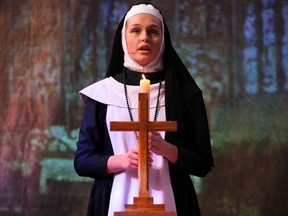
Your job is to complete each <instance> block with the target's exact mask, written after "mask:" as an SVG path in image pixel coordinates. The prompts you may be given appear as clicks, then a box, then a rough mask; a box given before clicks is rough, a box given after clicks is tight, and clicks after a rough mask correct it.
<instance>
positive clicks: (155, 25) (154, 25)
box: [127, 23, 161, 28]
mask: <svg viewBox="0 0 288 216" xmlns="http://www.w3.org/2000/svg"><path fill="white" fill-rule="evenodd" d="M138 26H142V25H141V24H137V23H135V24H132V25H129V27H138ZM127 27H128V26H127ZM148 27H153V28H161V26H159V25H157V24H151V25H149V26H148Z"/></svg>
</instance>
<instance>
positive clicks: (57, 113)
mask: <svg viewBox="0 0 288 216" xmlns="http://www.w3.org/2000/svg"><path fill="white" fill-rule="evenodd" d="M137 2H139V1H132V0H130V1H124V0H113V1H112V0H63V1H62V0H25V1H22V0H21V1H19V0H1V1H0V110H1V111H0V215H9V216H10V215H29V216H32V215H38V216H42V215H43V216H44V215H71V216H72V215H75V216H76V215H77V216H79V215H85V212H86V206H87V202H88V195H89V190H90V185H91V179H89V178H82V177H78V176H77V175H76V174H75V171H74V169H73V155H74V151H75V147H76V146H75V145H76V144H75V143H76V140H77V137H78V129H79V126H80V121H81V117H82V112H83V108H84V106H83V104H82V102H81V100H80V99H79V96H78V91H79V90H80V89H82V88H83V87H84V86H86V85H88V84H90V83H92V82H94V81H96V80H99V79H101V78H103V76H104V74H105V70H106V67H107V60H108V58H109V56H110V49H111V41H112V39H113V35H114V31H115V29H116V27H117V25H118V22H119V20H120V18H121V17H122V16H123V14H124V13H125V11H126V10H127V9H128V8H129V7H130V6H131V5H132V4H133V3H137ZM148 2H153V3H155V5H157V6H158V7H159V8H160V9H161V10H162V12H163V14H164V16H165V18H166V22H167V24H168V26H169V28H170V33H171V36H172V40H173V43H174V46H175V48H176V50H177V51H178V53H179V55H180V56H181V57H182V59H183V61H184V63H185V64H186V66H187V67H188V68H189V70H190V72H191V74H192V76H193V77H194V79H195V80H196V82H197V83H198V84H199V86H200V87H201V88H202V90H203V92H204V96H205V101H206V106H207V111H208V113H209V123H210V128H211V136H212V143H213V152H214V157H215V168H214V169H213V172H211V173H210V174H209V175H208V176H207V177H205V178H203V179H199V178H192V179H193V181H194V182H195V187H196V189H197V192H198V196H199V202H200V206H201V209H202V212H203V215H204V216H211V215H213V216H233V215H243V216H262V215H263V216H272V215H273V216H274V215H277V216H284V215H286V214H287V212H288V184H287V182H288V172H287V170H288V163H287V154H288V130H287V129H288V123H287V122H288V109H287V107H288V96H287V94H288V1H287V0H211V1H204V0H170V1H168V0H166V1H164V0H163V1H148Z"/></svg>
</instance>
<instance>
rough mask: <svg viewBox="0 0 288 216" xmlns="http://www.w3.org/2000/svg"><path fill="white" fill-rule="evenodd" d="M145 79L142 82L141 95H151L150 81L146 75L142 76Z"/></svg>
mask: <svg viewBox="0 0 288 216" xmlns="http://www.w3.org/2000/svg"><path fill="white" fill-rule="evenodd" d="M142 77H143V79H141V80H140V90H139V93H148V94H150V80H149V79H146V78H145V76H144V75H142Z"/></svg>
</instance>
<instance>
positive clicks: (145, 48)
mask: <svg viewBox="0 0 288 216" xmlns="http://www.w3.org/2000/svg"><path fill="white" fill-rule="evenodd" d="M139 50H140V51H146V52H148V51H150V48H149V46H141V47H140V48H139Z"/></svg>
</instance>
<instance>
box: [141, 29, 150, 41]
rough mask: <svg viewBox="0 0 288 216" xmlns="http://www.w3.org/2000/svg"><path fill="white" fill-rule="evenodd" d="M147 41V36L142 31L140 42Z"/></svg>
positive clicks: (145, 32)
mask: <svg viewBox="0 0 288 216" xmlns="http://www.w3.org/2000/svg"><path fill="white" fill-rule="evenodd" d="M148 39H149V34H148V32H147V31H143V32H142V35H141V41H147V40H148Z"/></svg>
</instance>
